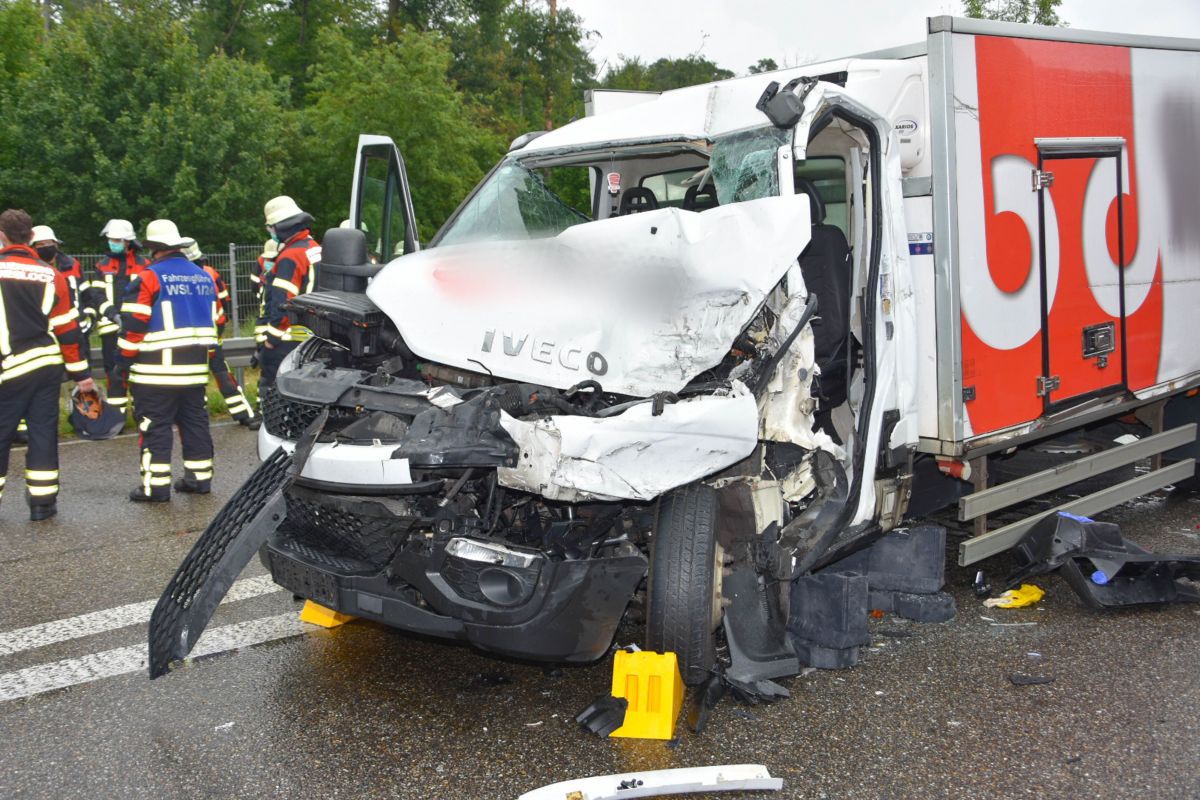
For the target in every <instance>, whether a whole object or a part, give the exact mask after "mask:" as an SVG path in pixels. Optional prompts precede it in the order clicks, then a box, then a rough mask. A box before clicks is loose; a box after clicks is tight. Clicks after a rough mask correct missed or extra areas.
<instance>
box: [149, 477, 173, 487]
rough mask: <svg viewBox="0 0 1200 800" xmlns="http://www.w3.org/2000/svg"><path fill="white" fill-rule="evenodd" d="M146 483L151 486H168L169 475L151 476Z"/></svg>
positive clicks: (169, 483) (169, 481)
mask: <svg viewBox="0 0 1200 800" xmlns="http://www.w3.org/2000/svg"><path fill="white" fill-rule="evenodd" d="M148 483H149V484H150V485H151V486H170V485H171V476H170V475H168V476H167V477H165V478H151V479H150V480H149V481H148Z"/></svg>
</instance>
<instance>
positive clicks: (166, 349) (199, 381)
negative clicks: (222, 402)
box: [117, 253, 221, 386]
mask: <svg viewBox="0 0 1200 800" xmlns="http://www.w3.org/2000/svg"><path fill="white" fill-rule="evenodd" d="M220 316H221V315H220V310H219V305H218V303H217V285H216V283H214V282H213V279H212V277H211V276H210V275H209V274H208V273H206V272H205V271H204V270H203V269H201V268H200V267H197V266H196V265H195V264H193V263H192V262H190V261H188V260H187V259H186V258H184V257H183V255H181V254H179V253H173V254H172V255H169V256H168V257H166V258H163V259H161V260H159V261H155V262H153V263H151V264H150V266H148V267H146V269H144V270H143V271H142V272H141V274H140V275H138V277H136V278H134V280H133V282H132V283H130V284H129V288H128V289H127V290H126V292H125V301H124V302H123V303H122V304H121V330H122V333H121V338H120V339H118V340H117V344H118V346H119V347H120V348H121V359H122V361H124V362H126V363H130V362H131V363H130V367H129V382H130V383H136V384H144V385H154V386H203V385H204V384H206V383H208V358H209V351H210V350H211V349H212V348H213V347H215V346H216V344H217V320H218V319H219V318H220Z"/></svg>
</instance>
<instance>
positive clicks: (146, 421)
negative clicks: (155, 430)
mask: <svg viewBox="0 0 1200 800" xmlns="http://www.w3.org/2000/svg"><path fill="white" fill-rule="evenodd" d="M138 430H139V431H141V432H142V433H145V432H146V431H148V430H150V418H149V417H143V418H142V421H141V422H139V423H138Z"/></svg>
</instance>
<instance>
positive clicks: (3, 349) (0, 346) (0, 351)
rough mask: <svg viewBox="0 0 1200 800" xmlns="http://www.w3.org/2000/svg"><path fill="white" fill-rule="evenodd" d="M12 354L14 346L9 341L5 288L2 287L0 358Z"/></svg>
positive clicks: (0, 295) (0, 299) (0, 296)
mask: <svg viewBox="0 0 1200 800" xmlns="http://www.w3.org/2000/svg"><path fill="white" fill-rule="evenodd" d="M11 352H12V346H11V344H10V342H9V339H8V312H6V311H5V310H4V287H3V286H0V356H6V355H8V354H9V353H11Z"/></svg>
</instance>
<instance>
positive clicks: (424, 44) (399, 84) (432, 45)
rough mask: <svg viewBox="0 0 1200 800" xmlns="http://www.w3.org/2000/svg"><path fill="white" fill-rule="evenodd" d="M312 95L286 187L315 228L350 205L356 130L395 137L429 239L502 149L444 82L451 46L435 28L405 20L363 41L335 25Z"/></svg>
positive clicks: (326, 38)
mask: <svg viewBox="0 0 1200 800" xmlns="http://www.w3.org/2000/svg"><path fill="white" fill-rule="evenodd" d="M316 44H317V46H316V50H315V53H316V59H317V60H316V64H315V66H314V68H313V72H312V76H311V81H310V85H309V95H308V99H309V104H308V106H307V107H306V108H305V109H304V110H303V112H302V116H301V133H300V137H299V140H298V142H297V143H296V147H295V148H294V150H293V159H292V162H293V164H294V169H293V170H291V171H289V174H288V175H287V178H286V180H285V184H284V188H285V190H286V191H287V192H288V193H290V194H292V195H293V196H294V197H296V198H297V200H298V201H299V202H300V203H301V205H303V206H304V207H305V208H306V209H308V210H309V211H311V212H312V213H313V214H314V215H315V216H316V217H317V222H318V228H323V227H327V226H328V227H332V226H334V225H337V224H338V223H339V222H340V221H341V220H342V219H344V218H345V217H346V216H347V214H348V213H349V201H350V187H351V178H352V172H353V169H352V166H353V164H354V151H355V146H356V143H357V140H358V134H360V133H378V134H383V135H386V136H390V137H392V139H393V140H394V141H395V142H396V144H397V145H398V146H399V147H400V149H401V151H402V152H403V154H404V157H405V163H406V166H407V169H408V177H409V181H410V185H411V188H412V192H413V203H414V206H415V208H416V212H417V220H418V223H419V230H420V233H421V238H422V239H428V238H429V237H430V236H431V235H432V234H433V233H434V231H436V230H437V228H438V227H439V226H440V225H441V224H442V222H443V221H444V220H445V219H446V217H448V216H449V215H450V212H452V211H453V210H454V208H455V207H456V206H457V205H458V203H459V201H460V200H462V198H463V197H465V196H466V194H467V192H468V191H470V189H471V188H472V187H473V186H474V185H475V184H476V183H477V182H478V181H479V178H480V177H481V176H482V175H483V171H484V168H485V167H486V166H488V165H490V164H491V162H492V161H494V160H495V159H496V158H497V157H498V155H499V154H500V153H502V152H503V149H504V144H506V142H504V141H503V140H502V139H500V138H498V137H497V136H496V134H495V133H493V132H491V131H489V130H488V129H487V128H485V127H482V126H481V125H480V124H479V116H480V115H479V114H477V112H476V109H475V108H474V107H473V106H472V104H471V103H470V101H469V100H468V99H467V98H466V97H465V96H464V95H463V94H462V92H460V91H458V90H456V89H455V88H454V87H453V86H452V85H450V84H449V82H448V81H447V72H448V70H449V68H450V63H451V54H450V51H449V49H448V48H447V47H446V45H445V43H444V41H443V40H442V39H441V38H440V37H439V36H438V35H436V34H431V33H421V32H419V31H414V30H411V29H402V30H400V31H399V32H398V33H397V35H396V40H395V41H394V42H389V43H381V44H377V45H375V46H373V47H370V48H366V49H360V48H357V47H355V45H354V43H353V41H352V40H351V39H350V38H349V37H347V36H346V35H345V34H343V33H342V32H341V31H339V30H338V29H337V28H326V29H324V30H322V31H321V32H320V33H319V34H318V37H317V43H316Z"/></svg>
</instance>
